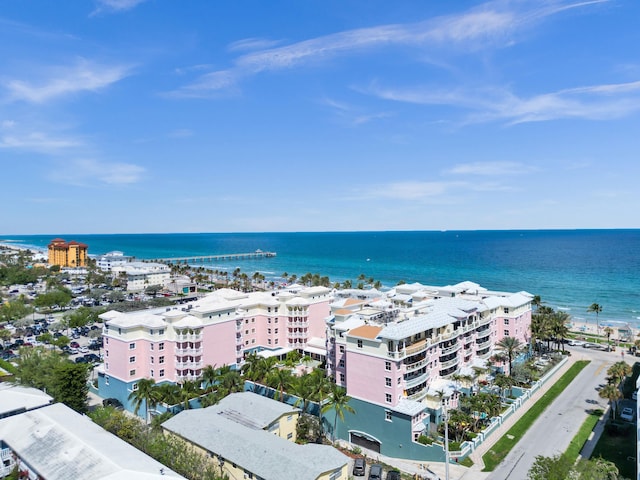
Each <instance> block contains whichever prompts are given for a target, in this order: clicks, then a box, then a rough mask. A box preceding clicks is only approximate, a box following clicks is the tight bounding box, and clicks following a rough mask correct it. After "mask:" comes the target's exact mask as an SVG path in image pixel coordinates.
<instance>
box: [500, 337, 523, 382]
mask: <svg viewBox="0 0 640 480" xmlns="http://www.w3.org/2000/svg"><path fill="white" fill-rule="evenodd" d="M496 346H497V347H498V348H499V349H500V350H502V351H503V352H504V354H505V355H506V356H507V360H508V361H509V375H511V365H512V363H513V358H514V357H515V356H516V355H517V353H518V352H519V351H520V349H521V348H522V343H520V340H518V339H517V338H515V337H504V338H503V339H502V340H500V341H499V342H498V343H497V345H496Z"/></svg>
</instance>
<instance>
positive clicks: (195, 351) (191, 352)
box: [175, 347, 202, 355]
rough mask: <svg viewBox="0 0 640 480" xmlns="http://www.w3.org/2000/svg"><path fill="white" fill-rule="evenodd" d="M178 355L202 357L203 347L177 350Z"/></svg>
mask: <svg viewBox="0 0 640 480" xmlns="http://www.w3.org/2000/svg"><path fill="white" fill-rule="evenodd" d="M175 353H176V355H202V347H200V348H176V350H175Z"/></svg>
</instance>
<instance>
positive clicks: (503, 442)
mask: <svg viewBox="0 0 640 480" xmlns="http://www.w3.org/2000/svg"><path fill="white" fill-rule="evenodd" d="M588 364H589V361H587V360H579V361H577V362H576V363H574V364H573V365H571V367H570V368H569V370H567V371H566V372H565V374H564V375H562V377H560V379H559V380H558V381H557V382H556V383H555V384H553V385H552V386H551V388H549V390H547V391H546V392H545V394H544V395H542V397H540V400H538V401H537V402H536V403H535V404H533V405H532V406H531V407H530V408H529V410H527V411H526V412H525V413H524V415H522V417H520V420H518V421H517V422H516V423H515V425H513V426H512V427H511V428H510V429H509V431H507V433H506V434H505V435H504V436H503V437H502V438H501V439H500V440H498V441H497V442H496V444H495V445H494V446H493V448H492V449H491V450H489V451H488V452H487V453H485V454H484V455H483V457H482V460H484V465H485V466H484V470H483V472H492V471H493V470H495V468H496V467H497V466H498V465H499V464H500V462H502V460H504V458H505V457H506V456H507V454H508V453H509V452H510V451H511V449H512V448H513V447H514V446H515V445H516V444H517V443H518V442H519V441H520V439H521V438H522V436H523V435H524V434H525V433H526V431H527V430H528V429H529V427H531V425H533V423H534V422H535V421H536V420H537V419H538V417H539V416H540V415H541V414H542V412H544V410H545V409H546V408H547V407H548V406H549V405H551V404H552V403H553V401H554V400H555V399H556V398H557V397H558V395H560V394H561V393H562V392H563V391H564V389H565V388H567V387H568V386H569V384H570V383H571V382H572V381H573V379H574V378H576V376H577V375H578V374H579V373H580V372H581V371H582V369H583V368H585V367H586V366H587V365H588Z"/></svg>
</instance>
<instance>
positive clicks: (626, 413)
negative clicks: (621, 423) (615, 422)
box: [620, 407, 633, 422]
mask: <svg viewBox="0 0 640 480" xmlns="http://www.w3.org/2000/svg"><path fill="white" fill-rule="evenodd" d="M620 418H621V419H622V420H626V421H627V422H633V409H632V408H631V407H625V408H623V409H622V412H620Z"/></svg>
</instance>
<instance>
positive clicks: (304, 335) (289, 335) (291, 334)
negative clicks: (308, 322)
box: [287, 332, 308, 338]
mask: <svg viewBox="0 0 640 480" xmlns="http://www.w3.org/2000/svg"><path fill="white" fill-rule="evenodd" d="M307 336H308V334H307V332H287V338H307Z"/></svg>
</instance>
